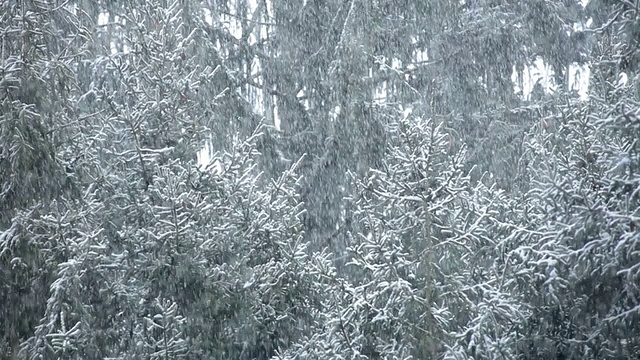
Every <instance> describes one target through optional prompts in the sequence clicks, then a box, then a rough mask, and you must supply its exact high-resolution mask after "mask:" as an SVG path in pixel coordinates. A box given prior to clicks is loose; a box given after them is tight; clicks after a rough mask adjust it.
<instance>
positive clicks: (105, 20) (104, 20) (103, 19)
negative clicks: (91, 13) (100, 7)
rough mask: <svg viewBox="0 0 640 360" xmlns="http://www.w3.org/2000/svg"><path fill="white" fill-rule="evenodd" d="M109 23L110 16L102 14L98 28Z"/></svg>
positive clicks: (99, 16)
mask: <svg viewBox="0 0 640 360" xmlns="http://www.w3.org/2000/svg"><path fill="white" fill-rule="evenodd" d="M108 22H109V14H105V13H100V14H99V15H98V26H102V25H106V24H107V23H108Z"/></svg>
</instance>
